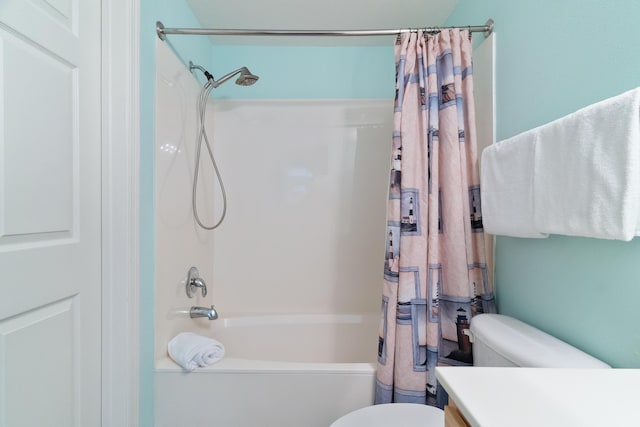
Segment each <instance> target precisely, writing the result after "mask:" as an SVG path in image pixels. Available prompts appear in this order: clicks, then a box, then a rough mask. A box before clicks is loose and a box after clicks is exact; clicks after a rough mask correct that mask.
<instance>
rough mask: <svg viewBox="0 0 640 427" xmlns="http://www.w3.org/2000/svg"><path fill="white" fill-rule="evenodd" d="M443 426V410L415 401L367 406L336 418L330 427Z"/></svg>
mask: <svg viewBox="0 0 640 427" xmlns="http://www.w3.org/2000/svg"><path fill="white" fill-rule="evenodd" d="M392 426H402V427H444V412H443V411H442V410H441V409H438V408H434V407H433V406H427V405H420V404H417V403H385V404H383V405H374V406H367V407H365V408H361V409H358V410H356V411H353V412H350V413H348V414H347V415H345V416H343V417H340V418H338V419H337V420H336V421H334V422H333V424H331V426H330V427H392Z"/></svg>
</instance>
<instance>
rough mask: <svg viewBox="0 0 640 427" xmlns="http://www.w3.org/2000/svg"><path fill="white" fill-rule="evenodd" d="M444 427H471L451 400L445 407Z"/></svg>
mask: <svg viewBox="0 0 640 427" xmlns="http://www.w3.org/2000/svg"><path fill="white" fill-rule="evenodd" d="M444 427H471V425H470V424H469V423H467V421H466V420H465V419H464V417H463V416H462V414H461V413H460V411H459V410H458V408H457V407H456V404H455V403H454V401H453V400H451V399H449V404H448V405H446V406H445V407H444Z"/></svg>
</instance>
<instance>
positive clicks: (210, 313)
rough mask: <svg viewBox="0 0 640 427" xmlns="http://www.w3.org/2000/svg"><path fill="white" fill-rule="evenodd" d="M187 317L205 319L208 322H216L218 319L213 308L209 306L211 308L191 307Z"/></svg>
mask: <svg viewBox="0 0 640 427" xmlns="http://www.w3.org/2000/svg"><path fill="white" fill-rule="evenodd" d="M189 317H191V318H192V319H194V318H196V317H206V318H208V319H209V320H216V319H217V318H218V312H217V311H216V309H215V308H214V307H213V306H211V308H207V307H191V310H189Z"/></svg>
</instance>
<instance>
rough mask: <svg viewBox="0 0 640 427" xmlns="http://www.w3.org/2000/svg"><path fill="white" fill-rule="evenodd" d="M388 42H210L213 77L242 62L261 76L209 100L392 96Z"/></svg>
mask: <svg viewBox="0 0 640 427" xmlns="http://www.w3.org/2000/svg"><path fill="white" fill-rule="evenodd" d="M388 41H389V43H388V45H387V46H354V45H349V43H350V42H351V43H352V42H354V39H353V38H342V39H339V42H340V43H341V44H340V45H339V46H282V45H267V46H262V45H261V46H252V45H215V46H214V47H213V48H212V63H211V66H210V69H209V71H210V72H211V73H212V74H213V75H214V76H215V77H216V78H217V77H219V76H222V75H224V74H226V73H228V72H229V71H232V70H235V69H236V68H239V67H241V66H243V65H244V66H247V67H249V69H250V70H251V72H252V73H255V74H257V75H258V76H260V80H259V81H258V82H257V83H256V84H255V85H253V86H250V87H240V86H237V85H235V84H233V83H232V82H231V81H229V82H227V83H226V84H224V85H222V86H220V88H219V89H216V90H214V92H213V96H214V98H244V99H247V98H252V99H265V98H266V99H299V98H310V99H345V98H346V99H350V98H373V99H380V98H386V99H391V98H393V96H394V91H395V65H394V60H393V55H394V54H393V39H390V40H388Z"/></svg>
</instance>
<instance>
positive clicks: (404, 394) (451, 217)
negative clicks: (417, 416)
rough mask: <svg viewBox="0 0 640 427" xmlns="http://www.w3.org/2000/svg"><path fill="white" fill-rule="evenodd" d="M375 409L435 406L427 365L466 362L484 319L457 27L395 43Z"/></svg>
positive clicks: (463, 43) (488, 308)
mask: <svg viewBox="0 0 640 427" xmlns="http://www.w3.org/2000/svg"><path fill="white" fill-rule="evenodd" d="M395 53H396V98H395V106H394V133H393V154H392V168H391V177H390V190H389V202H388V207H387V248H386V257H385V265H384V289H383V297H382V318H381V322H380V336H379V343H378V369H377V382H376V403H389V402H411V403H422V404H429V405H434V406H438V407H441V408H442V407H443V406H444V404H446V399H447V396H446V393H445V392H444V390H443V389H442V388H441V387H440V386H438V382H437V380H436V377H435V367H436V366H437V365H470V364H471V363H472V353H471V343H470V342H469V337H468V336H467V335H466V334H465V331H466V330H467V329H468V328H469V323H470V320H471V318H472V317H473V316H474V315H476V314H478V313H482V312H494V311H495V308H494V299H493V285H492V283H490V282H489V280H490V279H489V277H490V276H489V274H488V271H487V265H486V261H485V253H484V232H483V229H482V210H481V206H480V186H479V179H478V171H477V161H476V132H475V121H474V120H475V119H474V101H473V80H472V61H471V39H470V37H469V32H468V31H467V30H462V31H461V30H446V31H442V32H440V33H438V34H436V35H427V34H424V33H423V32H422V31H418V32H412V33H407V34H402V35H400V36H398V38H397V40H396V46H395Z"/></svg>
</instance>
